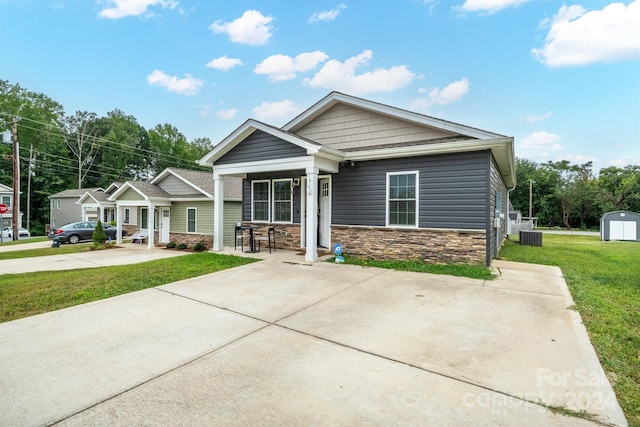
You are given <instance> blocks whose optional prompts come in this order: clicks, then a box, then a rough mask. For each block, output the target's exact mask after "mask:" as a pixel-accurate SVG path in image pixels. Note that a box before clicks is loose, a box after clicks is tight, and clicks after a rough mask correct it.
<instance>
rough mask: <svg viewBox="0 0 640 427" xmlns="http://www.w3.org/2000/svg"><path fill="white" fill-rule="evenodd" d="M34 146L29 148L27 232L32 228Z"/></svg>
mask: <svg viewBox="0 0 640 427" xmlns="http://www.w3.org/2000/svg"><path fill="white" fill-rule="evenodd" d="M34 161H35V158H34V157H33V144H31V147H30V148H29V175H28V176H27V230H29V229H30V228H31V174H32V173H33V163H34Z"/></svg>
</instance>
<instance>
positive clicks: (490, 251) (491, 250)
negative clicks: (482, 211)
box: [487, 152, 508, 265]
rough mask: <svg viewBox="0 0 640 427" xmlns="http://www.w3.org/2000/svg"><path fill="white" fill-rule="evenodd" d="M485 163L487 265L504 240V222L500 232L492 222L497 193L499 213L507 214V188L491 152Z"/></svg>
mask: <svg viewBox="0 0 640 427" xmlns="http://www.w3.org/2000/svg"><path fill="white" fill-rule="evenodd" d="M487 156H488V159H487V163H488V164H489V204H488V205H489V209H488V215H489V220H488V221H487V224H488V226H487V236H488V239H487V265H489V264H490V263H491V260H492V259H493V258H495V257H496V256H498V246H497V245H498V241H499V242H500V243H502V240H504V235H505V233H506V221H504V220H503V221H501V228H500V232H498V230H497V229H496V228H495V227H494V226H493V225H494V224H493V220H494V218H495V211H496V194H497V193H498V192H500V193H502V206H501V207H500V211H501V212H502V213H503V214H505V217H506V215H507V213H508V211H507V187H506V185H505V183H504V180H503V179H502V176H501V175H500V171H499V170H498V166H497V165H496V162H495V161H494V160H493V156H492V155H491V152H487Z"/></svg>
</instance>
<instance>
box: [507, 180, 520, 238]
mask: <svg viewBox="0 0 640 427" xmlns="http://www.w3.org/2000/svg"><path fill="white" fill-rule="evenodd" d="M517 185H518V184H514V185H513V187H511V188H510V189H508V190H507V230H508V231H511V215H509V214H510V213H511V212H510V211H509V206H511V197H509V193H511V192H512V191H513V190H515V189H516V186H517ZM507 239H509V232H507Z"/></svg>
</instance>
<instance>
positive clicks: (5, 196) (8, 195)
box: [0, 184, 22, 230]
mask: <svg viewBox="0 0 640 427" xmlns="http://www.w3.org/2000/svg"><path fill="white" fill-rule="evenodd" d="M0 203H4V204H5V205H7V207H8V208H9V210H8V211H7V213H5V214H3V215H2V220H1V221H0V226H1V227H0V230H2V229H4V228H6V227H9V228H13V188H12V187H9V186H7V185H4V184H0ZM18 226H19V227H21V226H22V212H19V213H18Z"/></svg>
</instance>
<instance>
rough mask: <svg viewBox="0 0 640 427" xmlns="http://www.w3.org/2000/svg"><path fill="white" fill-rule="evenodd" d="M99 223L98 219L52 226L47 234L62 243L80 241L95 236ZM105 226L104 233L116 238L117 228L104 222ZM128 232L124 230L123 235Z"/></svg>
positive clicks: (108, 236) (103, 225)
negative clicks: (94, 232) (56, 226)
mask: <svg viewBox="0 0 640 427" xmlns="http://www.w3.org/2000/svg"><path fill="white" fill-rule="evenodd" d="M97 224H98V222H97V221H80V222H71V223H69V224H65V225H63V226H61V227H58V228H52V229H51V231H49V235H48V236H47V237H48V238H49V240H52V239H53V238H55V237H57V238H58V239H59V240H60V243H78V242H80V241H82V240H91V239H92V238H93V231H94V230H95V228H96V225H97ZM102 227H103V228H104V234H105V235H106V236H107V239H108V238H111V239H115V238H116V232H117V230H118V229H117V228H116V227H113V226H111V225H108V224H102ZM126 234H127V232H126V231H125V230H122V235H123V236H125V235H126Z"/></svg>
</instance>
